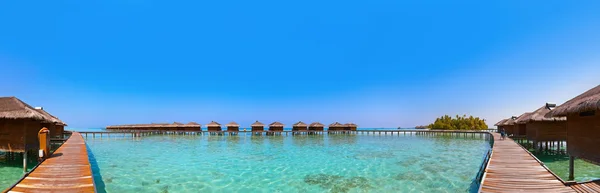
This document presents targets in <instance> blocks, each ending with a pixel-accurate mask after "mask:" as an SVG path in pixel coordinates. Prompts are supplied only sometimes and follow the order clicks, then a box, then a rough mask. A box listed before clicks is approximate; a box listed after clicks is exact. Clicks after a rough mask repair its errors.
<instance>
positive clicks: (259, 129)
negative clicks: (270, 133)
mask: <svg viewBox="0 0 600 193" xmlns="http://www.w3.org/2000/svg"><path fill="white" fill-rule="evenodd" d="M251 129H252V131H264V130H265V127H264V126H252V128H251Z"/></svg>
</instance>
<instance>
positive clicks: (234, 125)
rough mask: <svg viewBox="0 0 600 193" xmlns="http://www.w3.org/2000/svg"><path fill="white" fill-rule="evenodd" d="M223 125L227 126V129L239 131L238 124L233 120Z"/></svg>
mask: <svg viewBox="0 0 600 193" xmlns="http://www.w3.org/2000/svg"><path fill="white" fill-rule="evenodd" d="M225 126H226V127H227V131H230V132H231V131H235V132H237V131H240V124H238V123H236V122H235V121H232V122H229V123H227V125H225Z"/></svg>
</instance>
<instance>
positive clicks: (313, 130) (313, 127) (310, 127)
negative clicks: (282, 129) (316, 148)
mask: <svg viewBox="0 0 600 193" xmlns="http://www.w3.org/2000/svg"><path fill="white" fill-rule="evenodd" d="M308 130H309V131H310V132H309V133H311V134H314V133H316V132H319V131H323V130H325V125H323V124H322V123H319V122H313V123H311V124H310V125H308Z"/></svg>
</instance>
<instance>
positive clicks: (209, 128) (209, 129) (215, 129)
mask: <svg viewBox="0 0 600 193" xmlns="http://www.w3.org/2000/svg"><path fill="white" fill-rule="evenodd" d="M206 128H207V130H208V131H222V129H221V126H207V127H206Z"/></svg>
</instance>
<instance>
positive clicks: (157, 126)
mask: <svg viewBox="0 0 600 193" xmlns="http://www.w3.org/2000/svg"><path fill="white" fill-rule="evenodd" d="M106 129H108V130H159V131H201V130H202V125H200V124H198V123H196V122H189V123H188V124H183V123H178V122H174V123H173V124H169V123H150V124H125V125H110V126H107V127H106Z"/></svg>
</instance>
